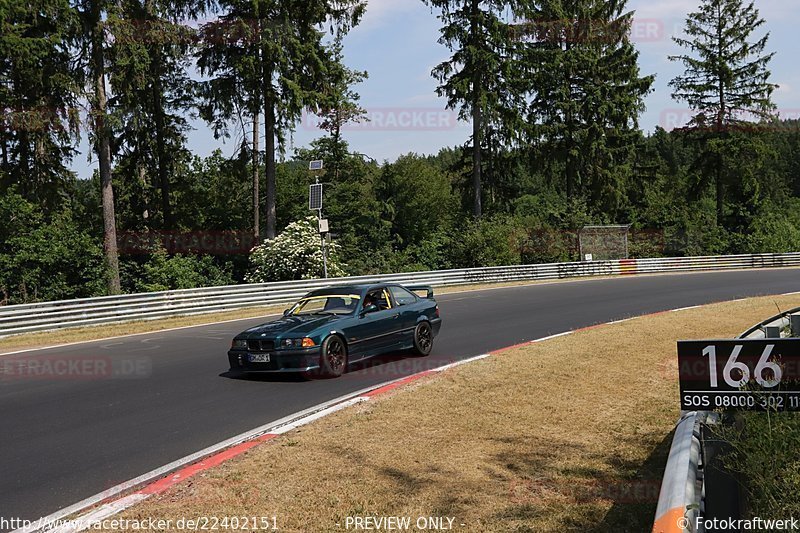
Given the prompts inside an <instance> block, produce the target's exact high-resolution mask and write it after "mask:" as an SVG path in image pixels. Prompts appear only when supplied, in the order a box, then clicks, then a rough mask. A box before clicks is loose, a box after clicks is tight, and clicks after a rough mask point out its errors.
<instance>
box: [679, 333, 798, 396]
mask: <svg viewBox="0 0 800 533" xmlns="http://www.w3.org/2000/svg"><path fill="white" fill-rule="evenodd" d="M799 369H800V339H747V340H744V339H743V340H718V341H680V342H678V375H679V377H680V385H681V409H684V410H687V411H712V410H714V409H736V410H766V409H773V410H778V411H800V371H798V370H799Z"/></svg>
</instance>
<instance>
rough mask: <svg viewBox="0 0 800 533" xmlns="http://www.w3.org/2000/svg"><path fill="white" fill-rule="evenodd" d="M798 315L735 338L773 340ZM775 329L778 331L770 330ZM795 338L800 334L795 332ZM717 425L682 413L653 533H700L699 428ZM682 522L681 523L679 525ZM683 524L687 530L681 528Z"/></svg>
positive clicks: (704, 415)
mask: <svg viewBox="0 0 800 533" xmlns="http://www.w3.org/2000/svg"><path fill="white" fill-rule="evenodd" d="M796 313H800V307H797V308H794V309H790V310H788V311H783V312H781V313H780V314H777V315H775V316H773V317H770V318H768V319H766V320H764V321H763V322H759V323H758V324H756V325H755V326H753V327H751V328H750V329H748V330H747V331H745V332H744V333H742V334H741V335H739V336H738V338H740V339H763V338H765V337H775V336H776V335H774V334H772V333H774V332H777V333H778V335H777V336H780V332H781V331H782V330H784V329H785V328H786V327H787V326H789V325H790V323H791V320H790V317H791V316H792V315H794V314H796ZM772 328H777V329H772ZM794 334H795V335H797V334H800V332H797V331H795V332H794ZM718 422H719V416H718V414H717V413H714V412H710V411H689V412H683V413H681V419H680V420H679V421H678V424H677V426H676V427H675V436H674V437H673V439H672V447H671V448H670V451H669V458H668V459H667V465H666V467H665V469H664V478H663V480H662V482H661V492H660V494H659V497H658V505H657V507H656V519H655V522H654V524H653V533H678V532H680V533H684V532H688V533H699V532H697V529H696V528H695V525H696V524H697V517H698V516H700V514H702V513H703V511H704V510H705V509H704V499H705V484H704V475H703V468H704V466H705V465H703V463H702V461H703V442H702V437H701V434H702V433H701V426H703V425H713V424H716V423H718ZM681 519H684V521H683V522H681ZM681 523H683V524H685V525H686V527H683V528H681V526H680V524H681Z"/></svg>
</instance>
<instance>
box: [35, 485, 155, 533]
mask: <svg viewBox="0 0 800 533" xmlns="http://www.w3.org/2000/svg"><path fill="white" fill-rule="evenodd" d="M149 496H150V495H149V494H131V495H129V496H125V497H124V498H120V499H119V500H116V501H113V502H109V503H105V504H103V505H101V506H100V507H98V508H97V509H95V510H94V511H92V512H91V513H87V514H85V515H83V516H81V517H79V518H78V519H77V520H74V521H70V522H68V523H66V524H63V525H60V526H57V527H54V528H53V529H50V528H47V531H48V533H77V532H78V531H84V530H86V529H89V528H90V527H96V526H95V524H99V523H100V522H102V521H103V520H105V519H106V518H108V517H110V516H114V515H115V514H117V513H121V512H122V511H124V510H125V509H129V508H130V507H133V506H134V505H136V504H137V503H140V502H142V501H144V500H146V499H147V498H148V497H149Z"/></svg>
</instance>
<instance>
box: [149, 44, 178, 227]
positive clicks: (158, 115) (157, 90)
mask: <svg viewBox="0 0 800 533" xmlns="http://www.w3.org/2000/svg"><path fill="white" fill-rule="evenodd" d="M151 76H152V83H153V90H152V93H151V94H152V98H153V106H154V111H155V119H156V131H155V134H156V159H157V164H158V183H159V187H160V188H161V216H162V217H163V218H164V229H172V226H173V220H172V206H171V205H170V199H169V194H170V184H169V175H170V166H171V165H170V164H169V155H168V154H167V146H166V139H165V135H164V128H165V122H164V101H163V94H162V92H161V56H160V55H159V52H158V51H156V52H155V57H154V58H153V63H152V68H151Z"/></svg>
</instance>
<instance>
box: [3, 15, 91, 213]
mask: <svg viewBox="0 0 800 533" xmlns="http://www.w3.org/2000/svg"><path fill="white" fill-rule="evenodd" d="M75 29H76V20H75V17H74V12H73V11H72V9H71V8H70V5H69V3H68V2H67V1H66V0H32V1H30V2H17V1H15V2H5V3H3V4H2V5H0V109H2V110H3V116H2V118H0V184H1V185H2V190H5V189H6V188H8V187H12V186H13V187H15V188H16V190H17V191H18V192H19V193H20V194H21V195H22V196H23V197H25V198H26V199H27V200H29V201H31V202H34V203H35V204H37V205H39V206H40V207H42V208H43V209H45V210H48V211H49V210H52V209H54V208H57V207H58V206H59V204H60V203H62V201H63V199H64V196H65V195H66V193H67V189H68V188H69V186H70V184H71V183H72V182H73V180H74V176H73V173H72V172H71V171H70V170H69V168H67V165H68V164H69V162H70V160H71V159H72V157H73V155H74V153H75V144H76V142H77V138H78V135H79V131H80V124H79V120H78V111H77V109H78V107H77V106H78V95H79V93H80V87H79V85H78V83H77V82H76V80H75V77H74V75H73V74H74V72H73V71H72V70H71V69H70V62H69V60H70V53H71V49H70V47H71V45H72V39H73V36H74V32H75Z"/></svg>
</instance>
